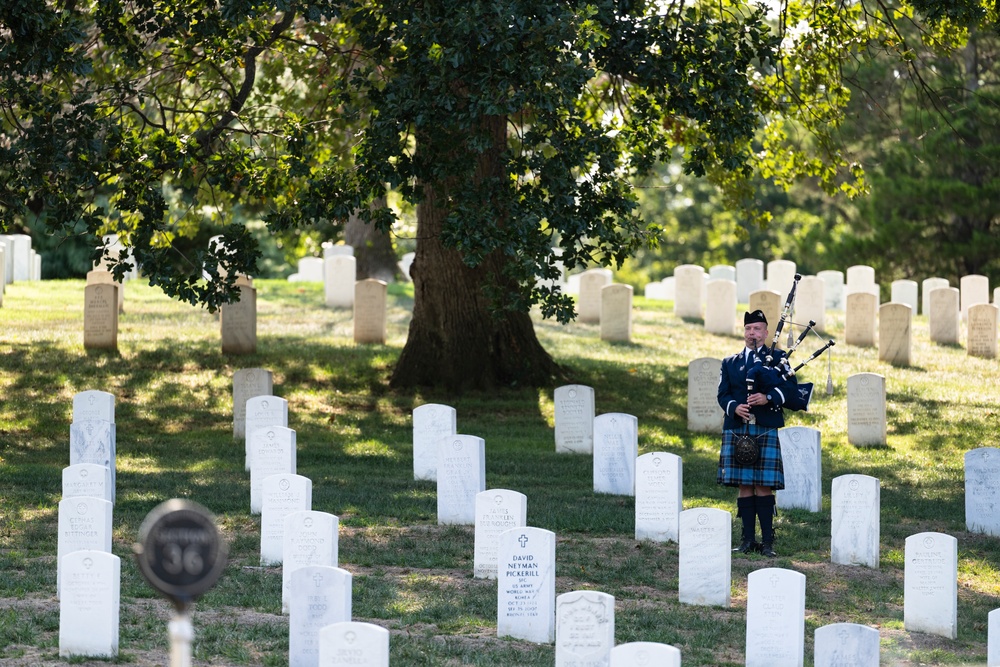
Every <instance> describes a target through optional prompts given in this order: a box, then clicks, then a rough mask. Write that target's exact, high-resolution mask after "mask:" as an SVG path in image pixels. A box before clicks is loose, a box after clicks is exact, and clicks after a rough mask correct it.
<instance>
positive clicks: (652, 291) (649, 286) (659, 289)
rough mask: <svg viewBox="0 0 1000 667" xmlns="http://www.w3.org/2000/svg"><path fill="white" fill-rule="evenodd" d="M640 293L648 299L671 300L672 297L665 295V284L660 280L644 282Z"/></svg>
mask: <svg viewBox="0 0 1000 667" xmlns="http://www.w3.org/2000/svg"><path fill="white" fill-rule="evenodd" d="M642 295H643V296H644V297H646V298H647V299H649V300H650V301H672V300H673V298H674V297H673V295H671V296H670V297H669V298H668V297H667V286H666V285H664V284H663V281H661V280H655V281H653V282H651V283H646V286H645V287H644V288H643V290H642Z"/></svg>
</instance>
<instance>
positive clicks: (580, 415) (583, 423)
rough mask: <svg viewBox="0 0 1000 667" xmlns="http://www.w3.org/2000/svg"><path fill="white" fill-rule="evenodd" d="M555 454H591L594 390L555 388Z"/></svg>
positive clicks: (576, 386) (592, 446)
mask: <svg viewBox="0 0 1000 667" xmlns="http://www.w3.org/2000/svg"><path fill="white" fill-rule="evenodd" d="M553 402H554V404H555V431H556V452H559V453H572V454H592V453H593V451H594V416H595V412H594V411H595V407H594V388H593V387H588V386H586V385H582V384H567V385H563V386H562V387H556V389H555V391H554V392H553Z"/></svg>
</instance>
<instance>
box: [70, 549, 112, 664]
mask: <svg viewBox="0 0 1000 667" xmlns="http://www.w3.org/2000/svg"><path fill="white" fill-rule="evenodd" d="M108 552H110V549H108ZM108 552H104V551H93V550H80V551H73V552H71V553H67V554H66V555H65V556H63V557H61V558H60V559H59V568H60V570H61V571H62V572H63V579H64V581H63V582H62V588H61V594H60V598H59V657H61V658H69V657H72V656H87V657H95V658H96V657H100V658H115V657H117V656H118V619H119V613H120V612H119V609H120V605H121V560H120V559H119V558H118V556H115V555H114V554H112V553H108Z"/></svg>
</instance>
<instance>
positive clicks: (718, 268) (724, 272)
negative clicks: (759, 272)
mask: <svg viewBox="0 0 1000 667" xmlns="http://www.w3.org/2000/svg"><path fill="white" fill-rule="evenodd" d="M708 279H709V280H731V281H733V282H734V283H735V282H736V267H735V266H730V265H728V264H715V265H713V266H710V267H708Z"/></svg>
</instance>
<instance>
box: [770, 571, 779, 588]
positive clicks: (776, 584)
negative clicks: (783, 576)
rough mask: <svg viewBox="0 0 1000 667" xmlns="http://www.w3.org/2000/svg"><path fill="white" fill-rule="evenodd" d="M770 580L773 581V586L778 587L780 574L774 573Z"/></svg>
mask: <svg viewBox="0 0 1000 667" xmlns="http://www.w3.org/2000/svg"><path fill="white" fill-rule="evenodd" d="M768 581H770V582H771V588H777V587H778V575H776V574H772V575H771V578H770V579H769V580H768Z"/></svg>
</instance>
